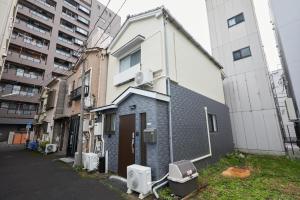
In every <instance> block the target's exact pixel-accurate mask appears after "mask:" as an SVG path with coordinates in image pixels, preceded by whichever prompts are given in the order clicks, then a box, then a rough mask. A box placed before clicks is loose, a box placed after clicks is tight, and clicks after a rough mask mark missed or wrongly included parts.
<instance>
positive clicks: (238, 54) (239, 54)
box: [233, 47, 251, 61]
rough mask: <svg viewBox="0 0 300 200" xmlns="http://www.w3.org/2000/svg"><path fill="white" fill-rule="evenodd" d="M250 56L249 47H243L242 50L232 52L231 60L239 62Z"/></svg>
mask: <svg viewBox="0 0 300 200" xmlns="http://www.w3.org/2000/svg"><path fill="white" fill-rule="evenodd" d="M250 56H251V50H250V47H245V48H243V49H240V50H237V51H234V52H233V60H234V61H236V60H240V59H243V58H247V57H250Z"/></svg>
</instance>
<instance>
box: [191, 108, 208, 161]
mask: <svg viewBox="0 0 300 200" xmlns="http://www.w3.org/2000/svg"><path fill="white" fill-rule="evenodd" d="M204 111H205V118H206V129H207V139H208V148H209V153H208V154H207V155H205V156H201V157H198V158H195V159H193V160H191V162H193V163H194V162H198V161H200V160H203V159H205V158H208V157H211V156H212V152H211V143H210V133H209V124H208V113H207V107H204Z"/></svg>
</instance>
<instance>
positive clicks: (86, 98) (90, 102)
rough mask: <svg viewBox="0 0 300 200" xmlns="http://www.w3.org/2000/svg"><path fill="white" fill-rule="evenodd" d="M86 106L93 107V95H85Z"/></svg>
mask: <svg viewBox="0 0 300 200" xmlns="http://www.w3.org/2000/svg"><path fill="white" fill-rule="evenodd" d="M84 106H85V107H86V108H90V107H93V106H94V105H93V99H92V98H91V97H85V98H84Z"/></svg>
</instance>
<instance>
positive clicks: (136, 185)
mask: <svg viewBox="0 0 300 200" xmlns="http://www.w3.org/2000/svg"><path fill="white" fill-rule="evenodd" d="M127 188H128V190H127V193H128V194H131V193H132V191H135V192H138V193H140V195H139V198H140V199H143V198H145V197H146V196H147V195H148V194H150V193H151V168H150V167H144V166H141V165H135V164H134V165H130V166H128V167H127Z"/></svg>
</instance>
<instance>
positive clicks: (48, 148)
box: [45, 144, 57, 155]
mask: <svg viewBox="0 0 300 200" xmlns="http://www.w3.org/2000/svg"><path fill="white" fill-rule="evenodd" d="M56 151H57V145H56V144H46V147H45V154H46V155H47V154H48V153H54V152H56Z"/></svg>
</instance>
